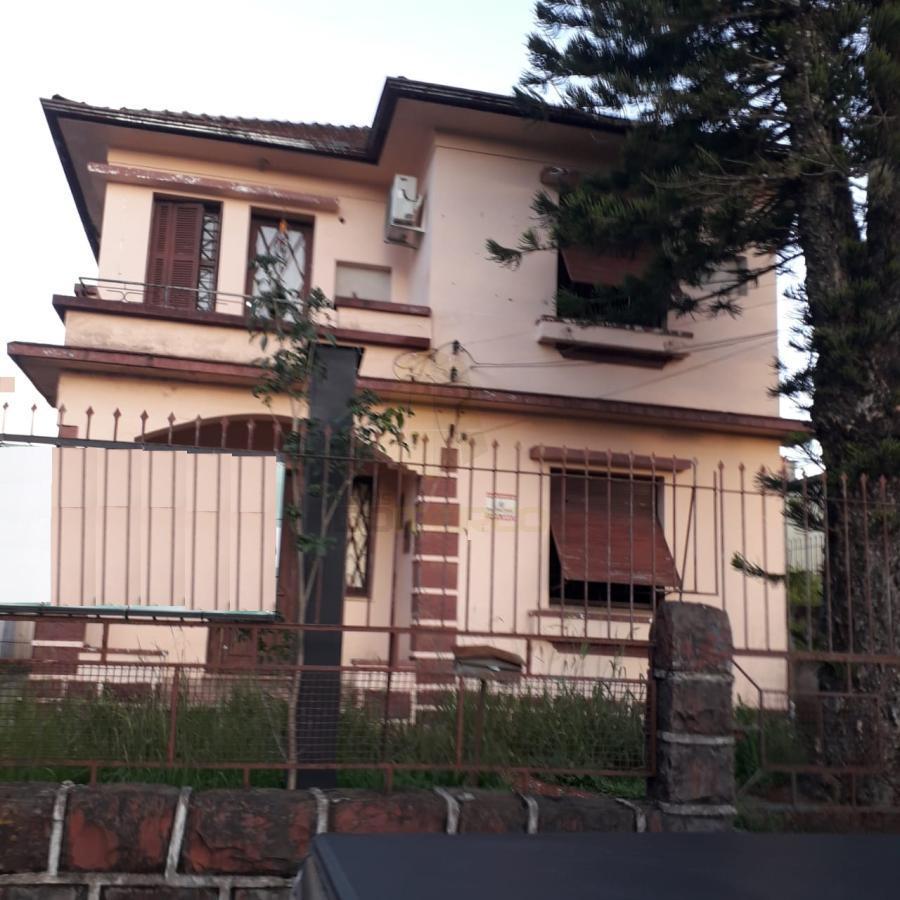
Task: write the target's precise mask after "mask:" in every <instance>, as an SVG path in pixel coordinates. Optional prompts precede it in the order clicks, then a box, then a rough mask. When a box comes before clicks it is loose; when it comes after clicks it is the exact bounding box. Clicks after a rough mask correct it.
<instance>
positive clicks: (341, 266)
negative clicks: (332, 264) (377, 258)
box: [334, 262, 391, 303]
mask: <svg viewBox="0 0 900 900" xmlns="http://www.w3.org/2000/svg"><path fill="white" fill-rule="evenodd" d="M334 295H335V297H342V298H345V299H351V298H354V299H357V300H377V301H378V302H380V303H388V302H390V299H391V271H390V269H378V268H375V267H374V266H361V265H356V264H355V263H345V262H339V263H338V264H337V267H336V269H335V273H334Z"/></svg>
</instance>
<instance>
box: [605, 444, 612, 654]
mask: <svg viewBox="0 0 900 900" xmlns="http://www.w3.org/2000/svg"><path fill="white" fill-rule="evenodd" d="M612 491H613V455H612V450H610V449H609V447H607V448H606V579H605V580H606V636H607V638H611V637H612Z"/></svg>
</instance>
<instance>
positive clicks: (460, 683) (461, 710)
mask: <svg viewBox="0 0 900 900" xmlns="http://www.w3.org/2000/svg"><path fill="white" fill-rule="evenodd" d="M456 683H457V688H456V747H455V751H456V752H455V758H456V765H457V766H461V765H462V764H463V741H464V739H465V731H464V729H465V704H466V684H465V681H464V680H463V677H462V675H460V676H458V678H457V680H456Z"/></svg>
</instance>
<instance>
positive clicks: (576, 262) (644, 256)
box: [559, 244, 650, 285]
mask: <svg viewBox="0 0 900 900" xmlns="http://www.w3.org/2000/svg"><path fill="white" fill-rule="evenodd" d="M559 252H560V254H561V255H562V258H563V262H564V263H565V266H566V271H567V272H568V273H569V278H570V279H571V280H572V281H574V282H576V283H577V284H592V285H601V284H603V285H617V284H621V283H622V282H623V281H624V280H625V277H626V276H627V275H638V276H640V275H642V274H643V273H644V271H645V270H646V268H647V264H648V263H649V261H650V253H649V251H647V250H638V251H637V252H636V253H635V254H634V255H633V256H616V255H614V254H612V253H597V252H595V251H594V250H591V249H590V247H584V246H581V245H578V244H575V245H573V246H571V247H561V248H560V251H559Z"/></svg>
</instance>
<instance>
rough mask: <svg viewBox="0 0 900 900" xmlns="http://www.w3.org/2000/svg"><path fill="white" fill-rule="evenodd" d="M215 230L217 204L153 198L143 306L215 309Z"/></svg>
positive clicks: (218, 217)
mask: <svg viewBox="0 0 900 900" xmlns="http://www.w3.org/2000/svg"><path fill="white" fill-rule="evenodd" d="M220 231H221V207H220V205H219V204H218V203H207V202H204V201H202V200H187V199H183V200H178V199H166V198H162V197H156V198H154V200H153V215H152V218H151V224H150V247H149V252H148V257H147V293H146V297H145V299H146V302H147V303H148V304H149V305H151V306H164V307H169V308H172V309H182V310H189V309H199V310H204V311H213V310H215V308H216V280H217V272H218V268H219V235H220Z"/></svg>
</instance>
